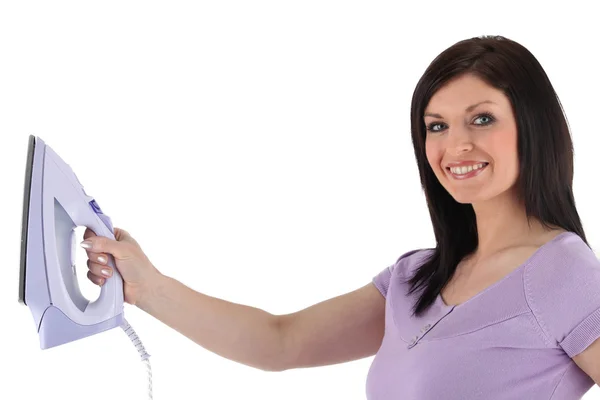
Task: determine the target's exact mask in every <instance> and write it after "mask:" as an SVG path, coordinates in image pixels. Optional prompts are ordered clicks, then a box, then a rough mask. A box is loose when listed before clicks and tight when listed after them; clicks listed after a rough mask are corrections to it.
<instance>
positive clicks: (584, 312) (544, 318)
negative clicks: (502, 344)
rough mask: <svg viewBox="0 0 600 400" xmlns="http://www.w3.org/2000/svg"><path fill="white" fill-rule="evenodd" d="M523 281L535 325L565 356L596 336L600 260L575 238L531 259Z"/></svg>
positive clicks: (599, 315)
mask: <svg viewBox="0 0 600 400" xmlns="http://www.w3.org/2000/svg"><path fill="white" fill-rule="evenodd" d="M523 280H524V287H525V293H526V297H527V302H528V304H529V307H530V308H531V311H532V312H533V315H534V316H535V318H536V320H537V321H538V324H539V325H540V327H541V328H542V330H543V332H544V333H545V335H546V336H547V337H548V338H549V339H550V341H551V342H552V344H553V345H559V346H560V347H561V348H562V349H563V350H564V351H565V352H566V353H567V354H568V355H569V357H571V358H573V357H574V356H576V355H577V354H579V353H581V352H582V351H583V350H585V349H586V348H587V347H588V346H589V345H590V344H592V343H593V342H594V341H595V340H596V339H597V338H598V337H600V261H599V260H598V259H597V258H596V256H595V254H594V253H593V251H592V250H591V249H590V248H589V247H588V246H587V244H586V243H585V242H584V241H583V240H582V239H581V238H580V237H579V236H575V235H572V236H568V237H567V238H565V239H563V240H562V241H561V242H559V243H558V244H557V245H556V246H554V247H550V248H548V250H547V251H545V252H543V253H541V254H540V256H539V257H537V258H535V259H532V261H531V263H530V264H529V265H527V266H526V269H525V272H524V276H523Z"/></svg>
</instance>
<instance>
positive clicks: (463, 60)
mask: <svg viewBox="0 0 600 400" xmlns="http://www.w3.org/2000/svg"><path fill="white" fill-rule="evenodd" d="M463 74H472V75H474V76H476V77H478V78H480V79H482V80H484V81H485V82H486V83H487V84H489V85H491V86H492V87H495V88H497V89H499V90H501V91H503V92H504V94H505V95H506V96H507V97H508V99H509V100H510V102H511V105H512V110H513V115H515V118H516V125H517V136H518V159H519V176H518V179H517V182H516V189H517V191H518V196H519V199H520V200H521V201H522V202H524V204H525V210H526V213H527V217H528V219H529V218H531V217H534V218H537V219H538V220H540V222H541V223H542V224H543V225H544V226H546V227H548V228H550V227H549V226H548V224H552V225H554V226H559V227H561V228H563V229H565V230H567V231H570V232H574V233H576V234H577V235H579V236H580V237H581V238H582V239H583V241H584V242H585V243H586V244H587V245H588V247H589V244H588V242H587V239H586V237H585V233H584V231H583V227H582V224H581V221H580V219H579V215H578V213H577V209H576V208H575V200H574V196H573V189H572V183H573V143H572V140H571V135H570V132H569V126H568V123H567V119H566V116H565V115H564V112H563V109H562V105H561V103H560V100H559V98H558V96H557V94H556V92H555V91H554V88H553V87H552V84H551V83H550V80H549V79H548V76H547V75H546V73H545V71H544V69H543V68H542V66H541V65H540V63H539V62H538V61H537V59H536V58H535V57H534V56H533V54H531V53H530V52H529V50H527V49H526V48H525V47H523V46H522V45H520V44H519V43H517V42H515V41H512V40H510V39H507V38H505V37H503V36H479V37H474V38H471V39H465V40H462V41H459V42H457V43H455V44H454V45H452V46H451V47H449V48H447V49H446V50H444V51H443V52H442V53H441V54H439V55H438V56H437V57H436V58H435V59H434V60H433V61H432V62H431V64H430V65H429V66H428V67H427V69H426V71H425V73H424V74H423V76H422V77H421V79H420V80H419V82H418V83H417V86H416V88H415V91H414V93H413V97H412V102H411V115H410V119H411V134H412V142H413V146H414V150H415V156H416V159H417V164H418V168H419V175H420V178H421V187H422V189H423V190H424V192H425V197H426V200H427V206H428V208H429V214H430V216H431V221H432V223H433V230H434V234H435V240H436V247H435V249H433V250H434V251H433V252H432V253H431V254H430V255H429V256H428V257H427V258H426V259H425V261H424V263H422V264H421V265H420V267H419V268H418V269H417V271H416V273H415V274H414V275H413V276H412V278H410V279H409V280H408V281H407V282H409V283H410V292H409V293H413V292H414V291H416V290H417V289H419V288H422V287H423V286H424V289H423V290H422V293H421V294H420V296H419V298H418V301H417V302H416V303H415V305H414V306H413V309H412V310H413V316H414V315H417V316H421V315H422V314H423V313H424V312H425V311H426V309H427V308H429V306H430V305H431V304H432V303H433V302H434V301H435V300H436V298H437V296H438V295H439V294H440V292H441V290H442V289H443V288H444V286H445V285H446V284H447V283H448V281H449V280H450V278H451V277H452V275H453V273H454V271H455V270H456V267H457V265H458V263H459V262H460V261H461V260H462V259H463V258H464V257H465V256H468V255H470V254H472V253H473V252H474V251H475V250H476V248H477V246H478V236H477V225H476V220H475V213H474V211H473V207H472V205H471V204H461V203H458V202H457V201H456V200H454V198H453V197H452V196H451V195H450V194H449V193H448V192H447V191H446V189H445V188H444V187H443V186H442V185H441V183H440V182H439V181H438V179H437V177H436V175H435V174H434V172H433V170H432V169H431V166H430V165H429V162H428V161H427V157H426V153H425V135H426V130H425V123H424V121H423V113H424V111H425V108H426V107H427V104H428V103H429V101H430V99H431V97H432V96H433V94H434V93H435V92H436V91H437V90H438V89H440V88H441V87H442V86H443V85H444V84H445V83H447V82H448V81H449V80H451V79H453V78H456V77H458V76H460V75H463Z"/></svg>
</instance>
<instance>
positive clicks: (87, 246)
mask: <svg viewBox="0 0 600 400" xmlns="http://www.w3.org/2000/svg"><path fill="white" fill-rule="evenodd" d="M80 244H81V247H83V248H84V249H91V248H92V242H90V241H89V240H84V241H83V242H81V243H80Z"/></svg>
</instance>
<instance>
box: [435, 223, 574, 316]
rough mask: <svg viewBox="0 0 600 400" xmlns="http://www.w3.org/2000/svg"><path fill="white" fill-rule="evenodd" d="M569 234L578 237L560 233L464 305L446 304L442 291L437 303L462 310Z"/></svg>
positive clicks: (447, 308)
mask: <svg viewBox="0 0 600 400" xmlns="http://www.w3.org/2000/svg"><path fill="white" fill-rule="evenodd" d="M569 234H570V235H577V234H576V233H575V232H571V231H566V232H561V233H559V234H558V235H556V236H555V237H553V238H552V239H551V240H549V241H547V242H546V243H544V244H543V245H541V246H540V247H539V248H538V249H537V250H536V251H535V252H534V253H533V254H532V255H531V256H529V258H527V259H526V260H525V261H524V262H523V263H521V264H520V265H519V266H518V267H517V268H515V269H514V270H512V271H511V272H509V273H508V274H506V275H505V276H504V277H502V278H501V279H499V280H498V281H496V282H494V283H492V284H491V285H489V286H487V287H486V288H484V289H483V290H481V291H479V292H478V293H477V294H475V295H473V296H471V297H470V298H468V299H467V300H465V301H463V302H462V303H460V304H451V305H448V304H446V302H445V301H444V299H443V298H442V293H441V291H440V293H438V295H437V297H436V302H438V303H439V304H440V306H441V308H442V309H443V310H450V309H452V310H454V309H457V308H461V307H462V306H464V305H466V304H468V303H470V302H471V301H472V300H475V299H476V298H477V297H479V296H481V295H483V294H484V293H486V292H488V291H490V290H491V289H493V288H494V287H496V286H498V285H500V284H501V283H502V282H504V281H505V280H507V279H508V278H510V277H511V276H513V275H514V274H516V273H518V272H519V271H520V270H521V269H523V268H525V266H527V265H528V264H529V263H530V262H531V261H532V260H533V259H534V258H535V257H538V256H539V254H540V253H541V252H542V251H543V250H545V249H547V248H548V247H549V246H550V245H551V244H554V243H555V242H557V241H558V240H559V238H561V237H563V236H567V235H569Z"/></svg>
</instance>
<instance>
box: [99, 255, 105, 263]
mask: <svg viewBox="0 0 600 400" xmlns="http://www.w3.org/2000/svg"><path fill="white" fill-rule="evenodd" d="M98 261H100V262H101V263H102V264H104V263H105V262H106V258H104V256H98Z"/></svg>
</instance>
